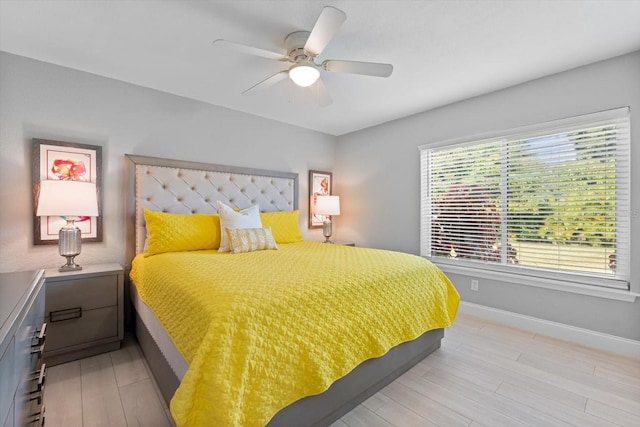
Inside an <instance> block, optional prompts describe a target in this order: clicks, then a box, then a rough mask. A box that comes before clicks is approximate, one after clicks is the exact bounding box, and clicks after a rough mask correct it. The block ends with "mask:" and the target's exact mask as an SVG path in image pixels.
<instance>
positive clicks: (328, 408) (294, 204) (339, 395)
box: [125, 154, 444, 427]
mask: <svg viewBox="0 0 640 427" xmlns="http://www.w3.org/2000/svg"><path fill="white" fill-rule="evenodd" d="M125 162H126V165H125V178H126V179H125V182H126V191H125V193H126V195H127V196H126V201H125V205H126V223H127V226H126V235H127V242H126V259H127V262H128V263H129V264H128V265H127V271H129V269H130V263H131V261H132V260H133V258H134V257H135V255H136V254H137V253H140V252H141V251H142V248H143V241H142V240H143V239H144V224H141V220H140V218H141V216H142V209H144V208H147V209H156V210H163V211H176V212H181V211H182V210H183V209H184V205H185V203H183V202H182V200H181V199H182V197H179V196H176V195H175V191H176V190H175V188H165V187H167V186H165V185H159V186H157V187H158V188H160V189H163V190H164V189H166V190H167V191H170V192H172V194H171V197H173V198H174V199H175V200H176V201H178V202H180V203H177V205H179V206H178V207H175V206H173V207H172V206H168V205H167V206H161V205H158V204H157V203H151V204H149V203H148V202H149V201H150V199H151V197H149V196H148V195H145V193H144V189H142V188H141V186H142V184H141V182H139V181H140V180H138V179H136V178H137V177H139V176H142V175H143V174H144V173H145V172H143V171H144V170H147V169H146V168H148V167H153V168H155V167H160V168H168V169H167V170H168V171H170V170H171V169H175V173H176V175H177V176H180V174H181V173H183V172H184V171H197V172H198V173H209V172H211V173H222V174H231V175H232V176H241V177H242V179H244V178H245V177H247V176H248V177H250V182H252V183H253V182H254V179H255V180H264V179H267V180H270V182H271V183H273V182H274V180H276V181H278V182H280V180H282V179H284V180H290V182H289V183H288V184H287V185H286V189H285V190H284V191H291V192H292V194H289V195H288V196H287V200H288V201H286V200H282V201H277V202H274V201H273V200H271V201H269V203H268V206H267V203H264V205H265V206H266V209H265V208H264V206H263V205H262V204H261V205H260V206H261V209H262V210H293V209H297V208H298V175H297V174H294V173H290V172H274V171H267V170H261V169H249V168H238V167H232V166H222V165H215V164H208V163H199V162H186V161H177V160H167V159H160V158H154V157H143V156H135V155H129V154H127V155H125ZM146 173H148V172H146ZM225 179H227V177H225ZM229 180H230V181H233V178H232V177H231V178H229ZM247 182H249V181H247ZM276 184H278V183H276ZM195 187H196V186H195V185H194V186H191V190H194V189H195ZM207 187H208V186H207ZM218 187H219V186H216V185H212V186H211V191H212V192H213V193H214V194H203V193H202V188H198V189H197V191H198V195H199V196H201V197H202V198H203V200H207V203H208V204H211V203H212V201H213V200H218V199H220V200H224V197H226V196H225V195H223V196H221V191H220V188H218ZM287 189H288V190H287ZM154 191H157V189H156V190H154ZM251 191H252V190H246V189H244V188H243V190H242V192H241V193H242V194H243V195H244V194H245V192H246V193H250V192H251ZM278 191H280V194H283V190H282V186H280V188H279V189H278ZM223 192H224V191H223ZM264 192H265V190H261V191H260V193H264ZM267 192H269V191H267ZM227 193H228V191H227ZM271 193H273V194H275V193H276V192H274V191H272V192H271ZM256 194H258V193H257V192H256ZM221 197H222V198H221ZM256 197H257V196H252V195H249V196H247V197H241V198H240V199H246V200H238V197H235V196H234V197H232V198H231V199H228V198H227V199H226V200H224V201H226V202H227V203H230V204H232V205H236V206H237V207H238V208H241V209H242V208H245V207H247V206H246V204H252V203H254V202H256ZM158 198H159V199H162V197H158ZM258 198H259V197H258ZM234 199H235V200H234ZM257 203H259V204H260V200H257ZM174 204H176V203H175V202H174ZM278 204H280V205H281V206H278ZM212 209H213V207H212ZM205 210H206V209H205ZM192 211H193V209H192ZM197 211H198V212H202V211H203V209H202V208H201V207H199V208H198V209H197ZM127 285H128V283H127ZM126 294H127V296H128V292H126ZM126 306H127V309H128V310H129V312H130V313H132V315H131V318H132V320H133V322H134V324H135V325H134V330H135V334H136V337H137V339H138V342H139V344H140V347H141V349H142V351H143V353H144V355H145V357H146V359H147V362H148V364H149V366H150V368H151V371H152V373H153V376H154V377H155V380H156V382H157V384H158V386H159V388H160V390H161V393H162V395H163V397H164V399H165V400H166V401H167V404H168V403H169V401H170V400H171V398H172V397H173V394H174V392H175V390H176V389H177V387H178V385H179V384H180V379H179V378H178V376H177V375H176V374H175V373H174V371H173V369H172V368H171V367H170V365H169V363H168V362H167V360H166V359H165V357H164V355H163V353H162V351H161V350H160V349H159V347H158V346H157V344H156V342H155V340H154V339H153V337H152V336H151V334H150V333H149V331H148V329H147V327H146V326H145V324H144V323H143V322H142V321H141V319H140V317H139V315H138V314H137V313H133V312H134V311H135V310H134V309H133V307H132V305H131V304H130V302H129V303H127V304H126ZM443 336H444V331H443V329H434V330H431V331H428V332H425V333H424V334H423V335H421V336H420V337H418V338H416V339H415V340H413V341H409V342H406V343H402V344H399V345H397V346H396V347H394V348H392V349H391V350H390V351H389V352H388V353H387V354H385V355H384V356H383V357H380V358H377V359H370V360H366V361H364V362H363V363H361V364H360V365H358V366H357V367H356V368H355V369H354V370H353V371H351V373H349V374H348V375H346V376H345V377H343V378H341V379H339V380H338V381H336V382H335V383H334V384H332V385H331V387H329V389H327V390H326V391H325V392H323V393H321V394H318V395H314V396H309V397H305V398H303V399H300V400H298V401H296V402H294V403H293V404H291V405H289V406H287V407H285V408H283V409H282V410H281V411H280V412H278V413H277V414H276V415H275V416H274V417H273V418H272V420H271V421H270V422H269V424H268V426H269V427H275V426H283V427H285V426H286V427H292V426H301V427H302V426H304V427H307V426H328V425H330V424H331V423H333V422H334V421H336V420H338V419H339V418H340V417H342V416H343V415H344V414H346V413H347V412H349V411H350V410H351V409H353V408H355V407H356V406H357V405H358V404H360V403H361V402H363V401H364V400H366V399H367V398H368V397H370V396H372V395H373V394H375V393H376V392H377V391H379V390H380V389H382V388H383V387H384V386H386V385H387V384H389V383H390V382H392V381H393V380H394V379H396V378H397V377H399V376H400V375H402V374H403V373H404V372H406V371H407V370H409V369H410V368H411V367H413V366H414V365H416V364H417V363H418V362H420V361H421V360H422V359H424V358H425V357H426V356H427V355H429V354H430V353H432V352H433V351H435V350H437V349H438V348H439V347H440V341H441V339H442V338H443Z"/></svg>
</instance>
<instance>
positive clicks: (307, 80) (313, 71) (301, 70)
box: [289, 64, 320, 87]
mask: <svg viewBox="0 0 640 427" xmlns="http://www.w3.org/2000/svg"><path fill="white" fill-rule="evenodd" d="M289 77H290V78H291V80H293V82H294V83H295V84H297V85H298V86H301V87H307V86H311V85H312V84H314V83H315V82H316V80H318V77H320V71H318V69H317V68H315V67H312V66H311V65H306V64H296V65H294V66H293V67H291V68H290V69H289Z"/></svg>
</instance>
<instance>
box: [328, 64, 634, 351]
mask: <svg viewBox="0 0 640 427" xmlns="http://www.w3.org/2000/svg"><path fill="white" fill-rule="evenodd" d="M469 72H473V70H470V71H469ZM416 84H426V85H430V84H437V82H416ZM623 106H630V107H631V122H632V125H631V126H632V131H631V138H632V142H631V152H632V153H631V155H632V164H635V165H636V167H635V168H634V170H633V171H632V177H631V179H632V195H633V196H632V206H631V207H632V218H631V228H632V237H631V240H632V247H631V255H632V260H635V262H632V264H633V266H632V274H631V276H632V290H633V291H635V292H638V293H640V265H639V263H638V262H637V260H638V259H640V197H639V190H638V189H640V169H638V167H637V165H640V132H638V131H637V130H638V129H637V124H638V123H640V52H635V53H633V54H629V55H625V56H621V57H618V58H614V59H611V60H608V61H603V62H600V63H596V64H592V65H589V66H585V67H581V68H578V69H575V70H570V71H567V72H564V73H560V74H555V75H552V76H549V77H546V78H542V79H538V80H535V81H532V82H529V83H526V84H522V85H518V86H514V87H511V88H508V89H505V90H501V91H498V92H494V93H490V94H487V95H484V96H480V97H476V98H472V99H469V100H465V101H462V102H458V103H455V104H452V105H448V106H445V107H442V108H438V109H435V110H432V111H427V112H424V113H421V114H417V115H414V116H411V117H407V118H403V119H399V120H396V121H393V122H389V123H386V124H383V125H380V126H376V127H373V128H369V129H365V130H362V131H359V132H355V133H353V134H349V135H344V136H342V137H340V138H339V142H340V144H339V145H338V151H337V157H336V158H337V163H336V169H335V182H336V187H335V188H336V190H337V193H338V194H339V195H340V196H341V201H342V200H344V201H343V202H342V204H343V206H342V211H343V215H341V216H340V217H339V218H338V220H337V223H336V234H337V238H338V239H340V240H353V241H355V242H358V244H359V245H364V246H372V247H379V248H386V249H394V250H399V251H404V252H409V253H414V254H418V253H419V250H420V238H419V230H420V222H419V214H420V203H419V202H420V181H419V179H420V171H419V163H420V161H419V153H418V148H417V147H418V146H420V145H422V144H426V143H430V142H436V141H442V140H448V139H453V138H459V137H464V136H470V135H476V134H483V133H485V132H490V131H496V130H505V129H511V128H516V127H519V126H525V125H529V124H535V123H542V122H545V121H549V120H554V119H560V118H565V117H572V116H576V115H580V114H586V113H592V112H596V111H602V110H607V109H611V108H617V107H623ZM450 277H451V278H452V280H453V281H454V283H455V284H456V287H457V288H458V290H459V291H460V294H461V295H462V298H463V300H465V301H468V302H473V303H478V304H482V305H485V306H489V307H494V308H498V309H503V310H507V311H512V312H515V313H520V314H525V315H529V316H533V317H537V318H541V319H546V320H550V321H555V322H560V323H564V324H568V325H573V326H577V327H582V328H586V329H590V330H594V331H599V332H603V333H607V334H612V335H616V336H620V337H625V338H629V339H634V340H640V299H637V300H636V302H635V303H628V302H619V301H612V300H607V299H602V298H596V297H590V296H585V295H577V294H570V293H566V292H561V291H554V290H548V289H541V288H533V287H529V286H523V285H519V284H518V283H517V281H514V283H506V282H498V281H492V280H486V279H480V291H479V292H471V291H470V279H471V278H470V277H467V276H464V275H460V274H451V275H450Z"/></svg>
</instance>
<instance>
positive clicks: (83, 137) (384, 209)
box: [0, 52, 640, 340]
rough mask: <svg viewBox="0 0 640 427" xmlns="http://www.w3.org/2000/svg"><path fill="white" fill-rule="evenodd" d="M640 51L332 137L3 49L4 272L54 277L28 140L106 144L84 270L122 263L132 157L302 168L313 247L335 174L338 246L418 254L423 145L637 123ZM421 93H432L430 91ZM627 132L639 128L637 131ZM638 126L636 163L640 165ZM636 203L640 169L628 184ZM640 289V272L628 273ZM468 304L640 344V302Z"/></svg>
mask: <svg viewBox="0 0 640 427" xmlns="http://www.w3.org/2000/svg"><path fill="white" fill-rule="evenodd" d="M638 76H640V52H637V53H634V54H631V55H626V56H623V57H620V58H616V59H613V60H610V61H605V62H602V63H598V64H593V65H590V66H587V67H583V68H580V69H577V70H572V71H568V72H566V73H561V74H557V75H554V76H550V77H547V78H544V79H540V80H536V81H533V82H530V83H527V84H523V85H520V86H516V87H513V88H509V89H506V90H503V91H499V92H495V93H492V94H489V95H485V96H482V97H478V98H474V99H470V100H467V101H464V102H460V103H457V104H453V105H449V106H446V107H443V108H439V109H437V110H433V111H428V112H425V113H422V114H418V115H415V116H411V117H408V118H405V119H401V120H397V121H394V122H390V123H387V124H384V125H381V126H377V127H375V128H371V129H365V130H362V131H359V132H356V133H353V134H349V135H345V136H342V137H339V138H335V137H332V136H329V135H325V134H321V133H318V132H313V131H308V130H304V129H300V128H296V127H294V126H290V125H286V124H282V123H278V122H274V121H271V120H266V119H261V118H258V117H255V116H251V115H248V114H244V113H240V112H235V111H231V110H228V109H225V108H221V107H216V106H212V105H208V104H204V103H201V102H197V101H192V100H189V99H185V98H181V97H177V96H173V95H170V94H166V93H161V92H158V91H154V90H150V89H146V88H142V87H139V86H135V85H130V84H126V83H122V82H119V81H115V80H111V79H106V78H102V77H99V76H95V75H91V74H87V73H84V72H80V71H74V70H70V69H66V68H63V67H58V66H54V65H50V64H46V63H42V62H38V61H34V60H30V59H26V58H22V57H18V56H14V55H10V54H6V53H0V156H1V159H0V272H5V271H17V270H25V269H33V268H39V267H55V266H58V265H60V264H62V261H63V259H62V258H61V257H60V256H58V255H57V249H56V247H54V246H33V243H32V237H31V235H32V209H33V206H32V200H31V170H30V164H31V139H32V138H43V139H53V140H59V141H69V142H80V143H88V144H94V145H101V146H102V147H103V163H104V164H103V183H104V202H105V203H104V210H103V215H104V241H103V242H102V243H93V244H85V245H84V246H83V253H82V255H81V256H80V257H79V259H78V261H79V262H80V263H87V264H90V263H102V262H120V263H122V264H124V263H125V259H124V238H125V235H124V223H123V220H124V219H123V210H124V208H123V193H122V190H123V186H124V183H123V176H122V175H123V164H124V158H123V155H124V154H125V153H133V154H140V155H150V156H156V157H167V158H176V159H184V160H197V161H205V162H211V163H222V164H231V165H239V166H249V167H259V168H266V169H277V170H286V171H293V172H297V173H299V174H300V184H301V185H300V201H301V205H300V207H301V225H302V230H303V233H304V234H305V237H306V238H309V239H315V240H323V238H322V236H321V232H320V231H319V230H313V231H312V232H311V231H309V230H307V229H306V216H307V202H306V199H307V194H308V187H307V172H308V170H309V169H319V170H328V171H331V170H333V172H334V184H335V187H334V189H335V193H336V194H339V195H340V196H342V197H341V203H342V213H343V214H342V215H341V216H339V217H337V218H336V221H335V229H334V236H335V239H336V240H338V241H353V242H356V243H357V244H358V245H360V246H372V247H379V248H386V249H394V250H400V251H404V252H409V253H415V254H417V253H418V252H419V241H420V239H419V228H420V227H419V224H420V223H419V210H420V207H419V196H420V188H419V177H420V174H419V156H418V149H417V147H418V146H419V145H422V144H425V143H429V142H433V141H439V140H445V139H450V138H456V137H461V136H466V135H473V134H478V133H484V132H487V131H490V130H501V129H508V128H514V127H518V126H523V125H528V124H532V123H539V122H544V121H547V120H553V119H557V118H562V117H569V116H575V115H578V114H584V113H590V112H594V111H600V110H605V109H608V108H616V107H620V106H626V105H628V106H631V107H632V110H631V112H632V119H631V120H632V122H633V123H638V120H640V117H639V114H638V112H637V110H638V108H640V82H639V77H638ZM424 84H435V83H434V82H424ZM632 128H635V127H633V125H632ZM639 144H640V133H639V132H634V131H633V129H632V156H633V160H632V162H633V163H634V164H640V149H639V148H638V147H639ZM632 180H633V183H632V184H633V187H632V190H633V192H634V195H636V194H638V188H640V182H639V180H640V173H639V172H637V171H634V172H633V175H632ZM639 204H640V197H637V196H636V197H635V198H634V199H633V201H632V210H633V212H634V216H633V217H632V233H633V236H632V245H633V246H632V255H633V256H634V259H638V254H640V248H639V245H640V235H639V233H640V224H639V221H640V205H639ZM633 268H634V270H633V272H632V273H633V274H632V276H633V277H634V279H633V280H634V282H633V287H634V290H635V291H636V292H640V265H638V263H635V264H634V265H633ZM451 278H452V279H453V281H454V283H455V284H456V286H457V287H458V289H459V291H460V293H461V294H462V297H463V299H464V300H466V301H470V302H475V303H478V304H483V305H486V306H490V307H495V308H499V309H504V310H508V311H512V312H516V313H521V314H526V315H530V316H534V317H538V318H542V319H548V320H552V321H556V322H561V323H565V324H569V325H574V326H578V327H582V328H587V329H591V330H594V331H600V332H604V333H608V334H613V335H617V336H621V337H626V338H630V339H635V340H640V327H638V325H640V301H638V302H636V303H634V304H631V303H623V302H617V301H611V300H605V299H600V298H594V297H588V296H583V295H576V294H569V293H564V292H558V291H551V290H546V289H539V288H532V287H528V286H522V285H518V284H517V283H505V282H497V281H490V280H486V279H481V280H480V292H473V293H472V292H470V291H469V277H464V276H462V275H451Z"/></svg>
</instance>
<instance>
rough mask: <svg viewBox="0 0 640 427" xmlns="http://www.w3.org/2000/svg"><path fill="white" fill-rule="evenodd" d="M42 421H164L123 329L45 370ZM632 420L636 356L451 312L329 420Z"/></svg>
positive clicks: (370, 426) (639, 397)
mask: <svg viewBox="0 0 640 427" xmlns="http://www.w3.org/2000/svg"><path fill="white" fill-rule="evenodd" d="M47 372H48V375H47V380H46V381H47V383H46V384H47V385H46V393H45V404H46V425H47V427H58V426H64V427H75V426H78V427H81V426H130V427H131V426H149V427H163V426H171V425H172V422H171V420H170V416H169V415H168V410H167V408H166V406H165V405H164V403H163V401H162V399H161V398H159V392H158V391H157V387H156V385H155V383H154V381H153V380H152V379H151V377H150V375H149V373H148V368H147V366H146V362H145V360H144V358H143V357H142V355H141V353H140V350H139V348H138V346H137V344H136V343H135V341H134V340H133V339H132V338H129V339H128V340H126V341H125V345H124V346H123V348H122V349H121V350H118V351H115V352H112V353H108V354H103V355H99V356H95V357H91V358H87V359H83V360H80V361H76V362H71V363H67V364H64V365H59V366H55V367H52V368H50V369H48V370H47ZM345 426H349V427H360V426H362V427H375V426H387V427H388V426H397V427H405V426H420V427H429V426H440V427H449V426H469V427H480V426H487V427H494V426H510V427H511V426H581V427H582V426H594V427H606V426H634V427H636V426H640V360H638V359H630V358H625V357H620V356H616V355H613V354H609V353H606V352H602V351H598V350H593V349H589V348H585V347H580V346H577V345H573V344H569V343H566V342H563V341H558V340H555V339H551V338H547V337H544V336H541V335H537V334H533V333H529V332H524V331H521V330H517V329H513V328H510V327H506V326H504V325H498V324H493V323H488V322H484V321H482V320H480V319H477V318H474V317H471V316H466V315H459V316H458V319H457V321H456V324H455V325H454V326H453V327H452V328H450V329H448V330H447V331H446V332H445V339H444V340H443V343H442V348H441V349H439V350H437V351H436V352H435V353H433V354H432V355H430V356H429V357H427V358H426V359H425V360H423V361H422V362H421V363H420V364H418V365H417V366H415V367H414V368H413V369H411V370H410V371H409V372H407V373H406V374H405V375H403V376H402V377H400V378H399V379H397V380H396V381H395V382H393V383H392V384H390V385H389V386H387V387H386V388H385V389H383V390H382V391H380V392H379V393H377V394H376V395H374V396H373V397H371V398H370V399H369V400H367V401H366V402H364V403H363V404H362V405H360V406H358V407H357V408H356V409H354V410H353V411H351V412H350V413H348V414H347V415H345V416H344V417H342V419H341V420H339V421H337V422H336V423H334V424H333V426H332V427H345Z"/></svg>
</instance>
